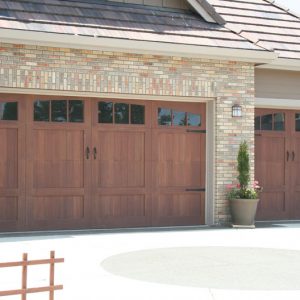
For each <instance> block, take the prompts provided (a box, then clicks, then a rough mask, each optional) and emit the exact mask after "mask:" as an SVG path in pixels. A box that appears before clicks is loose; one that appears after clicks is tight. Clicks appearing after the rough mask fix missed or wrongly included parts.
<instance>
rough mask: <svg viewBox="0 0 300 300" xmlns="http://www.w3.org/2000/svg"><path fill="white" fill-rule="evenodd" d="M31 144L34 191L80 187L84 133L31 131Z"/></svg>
mask: <svg viewBox="0 0 300 300" xmlns="http://www.w3.org/2000/svg"><path fill="white" fill-rule="evenodd" d="M33 145H34V147H33V149H32V160H33V163H32V164H33V167H32V172H33V187H34V188H47V187H51V188H59V187H61V188H63V187H65V188H72V187H73V188H78V187H83V183H84V153H83V149H84V132H83V131H74V130H70V131H68V130H41V129H39V130H34V132H33Z"/></svg>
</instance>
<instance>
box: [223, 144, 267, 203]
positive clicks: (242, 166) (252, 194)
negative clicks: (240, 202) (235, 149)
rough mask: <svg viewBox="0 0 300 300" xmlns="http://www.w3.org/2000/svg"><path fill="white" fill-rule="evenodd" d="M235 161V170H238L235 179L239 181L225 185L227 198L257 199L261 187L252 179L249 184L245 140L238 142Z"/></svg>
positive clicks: (248, 163) (247, 155)
mask: <svg viewBox="0 0 300 300" xmlns="http://www.w3.org/2000/svg"><path fill="white" fill-rule="evenodd" d="M237 163H238V166H237V170H238V172H239V175H238V177H237V179H238V182H239V183H238V184H230V185H227V194H226V195H227V199H228V200H232V199H257V198H258V194H259V192H261V191H262V188H261V187H260V186H259V184H258V181H254V182H253V185H252V186H249V182H250V161H249V152H248V145H247V142H246V141H244V142H242V143H241V144H240V148H239V153H238V157H237Z"/></svg>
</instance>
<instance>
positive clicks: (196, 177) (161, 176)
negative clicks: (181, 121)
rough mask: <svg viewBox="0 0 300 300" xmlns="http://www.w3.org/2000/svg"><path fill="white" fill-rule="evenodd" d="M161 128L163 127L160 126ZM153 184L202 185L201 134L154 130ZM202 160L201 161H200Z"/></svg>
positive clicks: (170, 185)
mask: <svg viewBox="0 0 300 300" xmlns="http://www.w3.org/2000/svg"><path fill="white" fill-rule="evenodd" d="M161 131H163V129H162V130H161ZM156 143H157V146H155V145H154V147H157V148H156V149H154V151H153V152H154V164H155V165H154V168H155V174H156V176H155V180H156V186H159V187H161V188H163V187H190V186H200V185H203V186H204V185H205V183H204V174H203V171H202V170H201V169H202V168H201V165H202V164H203V162H201V157H202V156H201V152H202V151H201V150H202V149H201V144H202V141H201V136H200V135H199V134H189V133H186V132H174V131H173V132H160V131H159V130H157V131H156V132H155V133H154V144H156ZM204 163H205V162H204Z"/></svg>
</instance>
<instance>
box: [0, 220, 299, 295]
mask: <svg viewBox="0 0 300 300" xmlns="http://www.w3.org/2000/svg"><path fill="white" fill-rule="evenodd" d="M299 237H300V223H296V222H294V223H292V222H290V223H280V222H278V223H267V224H265V223H259V224H258V228H256V229H254V230H253V229H231V228H203V227H202V228H185V229H178V230H168V229H165V230H135V231H131V230H123V231H94V232H86V231H84V232H65V233H64V234H62V233H59V234H57V233H51V234H43V235H39V234H34V235H20V236H16V235H15V236H6V235H2V236H1V235H0V261H1V262H4V261H15V260H19V259H20V258H21V255H22V253H23V252H27V253H28V254H29V259H30V258H32V259H38V258H46V257H48V256H49V251H50V250H55V251H56V256H57V257H64V258H65V260H66V261H65V263H64V264H62V265H57V267H56V283H57V284H59V283H62V284H64V290H63V291H58V292H56V297H55V299H56V300H59V299H63V300H77V299H78V300H79V299H80V300H83V299H84V300H94V299H95V300H96V299H99V300H100V299H105V300H106V299H109V300H111V299H114V300H121V299H125V300H126V299H128V300H129V299H130V300H135V299H138V300H141V299H142V300H149V299H151V300H152V299H153V300H154V299H155V300H160V299H163V300H167V299H172V300H177V299H188V300H194V299H198V300H200V299H201V300H206V299H207V300H213V299H214V300H227V299H230V300H235V299H239V300H240V299H243V300H247V299H256V300H257V299H270V300H271V299H272V300H276V299H281V300H282V299H289V300H293V299H295V300H296V299H297V300H299V299H300V238H299ZM48 269H49V267H48V266H42V267H41V266H40V267H37V266H34V267H29V286H39V285H40V286H45V285H47V284H48V280H49V279H48V274H49V271H48ZM20 278H21V269H20V268H13V269H0V290H4V289H12V288H19V287H20ZM2 299H3V300H4V299H8V300H14V299H20V296H18V297H14V296H11V297H3V298H1V300H2ZM28 299H29V300H30V299H38V300H43V299H45V300H46V299H48V298H47V294H46V293H45V294H35V295H30V297H28Z"/></svg>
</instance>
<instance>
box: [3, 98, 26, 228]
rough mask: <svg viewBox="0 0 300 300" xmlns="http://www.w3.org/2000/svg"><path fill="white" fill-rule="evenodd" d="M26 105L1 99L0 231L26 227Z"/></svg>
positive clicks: (20, 100)
mask: <svg viewBox="0 0 300 300" xmlns="http://www.w3.org/2000/svg"><path fill="white" fill-rule="evenodd" d="M24 111H25V102H24V101H23V99H22V97H21V96H20V95H6V94H1V96H0V231H16V230H23V229H24V227H25V218H26V209H25V205H26V202H25V179H26V176H25V153H26V149H25V116H24Z"/></svg>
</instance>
